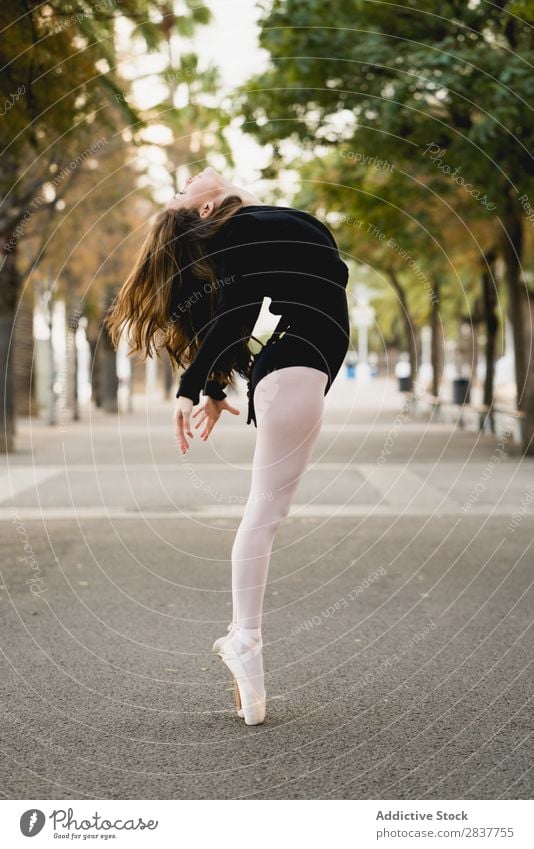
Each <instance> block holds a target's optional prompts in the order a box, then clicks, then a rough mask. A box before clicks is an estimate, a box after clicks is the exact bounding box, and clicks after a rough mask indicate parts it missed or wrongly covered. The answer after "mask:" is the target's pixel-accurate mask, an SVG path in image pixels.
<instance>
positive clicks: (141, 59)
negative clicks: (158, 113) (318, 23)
mask: <svg viewBox="0 0 534 849" xmlns="http://www.w3.org/2000/svg"><path fill="white" fill-rule="evenodd" d="M175 5H176V8H177V10H178V9H179V5H180V4H179V3H178V2H176V0H175ZM207 5H208V6H209V8H210V9H211V11H212V14H213V22H212V23H211V24H210V25H209V26H205V27H202V26H201V27H199V28H198V29H197V33H196V35H195V37H194V38H193V39H192V40H190V41H187V40H183V41H181V42H180V41H177V43H176V44H175V45H174V47H175V49H176V51H177V53H178V55H179V52H180V51H184V52H186V51H191V50H192V51H194V52H195V53H197V55H198V57H199V62H200V67H201V68H202V67H206V66H207V65H208V64H210V63H213V64H214V65H216V66H217V68H218V69H219V72H220V76H221V79H222V87H223V90H222V94H223V95H224V94H227V93H229V92H231V91H232V89H234V88H235V87H236V86H238V85H240V84H241V83H243V82H245V81H246V80H247V79H248V78H249V77H250V76H251V75H252V74H254V73H256V72H258V71H260V70H262V69H263V68H264V67H265V66H266V65H267V61H268V55H267V53H266V51H264V50H262V49H261V48H260V47H259V44H258V32H259V28H258V25H257V20H258V18H259V15H260V11H261V10H260V9H258V8H257V6H256V2H255V0H210V2H208V3H207ZM130 31H131V26H130V25H129V24H128V23H126V22H125V21H124V20H121V21H120V24H119V26H118V36H119V50H120V51H121V52H122V53H123V54H124V55H126V56H127V57H128V58H126V59H125V61H124V62H122V63H121V72H122V73H123V74H124V76H126V77H127V78H128V79H131V80H136V82H134V85H133V93H134V97H135V101H136V103H137V104H138V105H139V107H140V108H149V107H150V106H152V105H153V104H155V103H157V102H158V101H159V100H160V99H161V98H162V97H163V96H164V89H163V87H162V85H161V84H160V83H158V80H157V77H155V76H152V74H158V73H159V72H161V71H162V70H163V69H164V68H165V66H166V65H167V56H166V55H165V54H161V55H158V54H147V53H146V52H145V51H144V50H141V49H138V50H136V51H135V54H133V53H132V44H131V42H130V40H129V34H130ZM226 132H227V138H228V140H229V143H230V145H231V147H232V150H233V152H234V158H235V162H236V168H235V170H234V171H233V172H231V171H230V170H229V169H228V170H227V169H225V168H224V162H223V161H222V160H218V161H213V162H212V163H211V164H212V165H214V166H215V167H216V168H218V169H219V170H221V171H222V172H223V173H225V174H226V175H227V176H228V177H229V179H231V180H233V181H234V182H236V183H237V184H238V185H242V186H244V187H246V188H249V189H250V190H251V191H253V192H254V193H255V194H257V195H258V196H259V197H261V196H262V193H263V187H262V186H261V182H260V181H259V172H258V169H259V168H260V167H262V166H263V165H265V164H266V162H267V161H268V159H269V151H268V150H264V149H263V148H262V147H260V146H259V145H258V144H257V143H256V142H255V141H254V140H253V138H252V137H251V136H249V135H246V134H243V133H242V132H241V131H240V130H239V129H238V127H237V125H234V126H232V127H229V128H228V130H227V131H226ZM168 138H169V131H166V130H165V129H164V128H163V127H161V128H157V127H153V128H152V130H151V132H150V141H151V142H153V143H154V144H156V145H157V143H158V141H160V142H161V141H164V140H168ZM164 159H165V158H164V155H163V154H162V151H161V150H158V149H157V148H154V149H152V150H149V149H147V150H146V161H147V164H149V166H150V179H151V180H153V181H154V183H155V185H156V186H161V191H158V190H156V192H155V194H156V199H157V200H158V201H159V202H161V203H164V202H165V201H166V200H167V199H168V198H169V196H170V188H166V186H169V187H170V181H168V179H167V173H166V170H165V161H164ZM192 171H193V173H194V166H193V168H192ZM178 176H179V178H181V179H185V177H186V172H185V170H184V174H179V175H178Z"/></svg>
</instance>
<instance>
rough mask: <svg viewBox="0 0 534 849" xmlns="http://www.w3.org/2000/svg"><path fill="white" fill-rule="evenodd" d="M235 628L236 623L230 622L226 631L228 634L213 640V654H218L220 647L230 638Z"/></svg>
mask: <svg viewBox="0 0 534 849" xmlns="http://www.w3.org/2000/svg"><path fill="white" fill-rule="evenodd" d="M236 628H237V624H236V622H230V624H229V625H228V629H227V630H228V633H227V634H226V635H225V636H224V637H219V638H218V639H217V640H215V642H214V643H213V651H214V652H215V654H219V649H220V647H221V646H222V644H223V643H224V641H225V640H228V639H229V638H230V637H231V636H232V634H233V633H234V631H235V629H236Z"/></svg>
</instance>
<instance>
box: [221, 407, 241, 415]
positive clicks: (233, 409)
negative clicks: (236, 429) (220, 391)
mask: <svg viewBox="0 0 534 849" xmlns="http://www.w3.org/2000/svg"><path fill="white" fill-rule="evenodd" d="M224 409H225V410H228V412H229V413H232V415H234V416H239V415H240V411H239V410H238V409H237V407H232V406H231V405H230V404H226V407H225V408H224Z"/></svg>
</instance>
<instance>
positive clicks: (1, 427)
mask: <svg viewBox="0 0 534 849" xmlns="http://www.w3.org/2000/svg"><path fill="white" fill-rule="evenodd" d="M10 238H11V237H10V234H3V236H2V237H0V248H1V252H0V273H1V281H0V453H1V454H5V453H7V452H8V451H13V450H14V447H15V399H14V385H13V353H14V345H13V341H14V326H15V313H16V308H17V301H18V298H19V292H20V283H21V281H20V275H19V273H18V269H17V264H16V253H15V250H14V249H13V250H9V247H8V243H9V240H10Z"/></svg>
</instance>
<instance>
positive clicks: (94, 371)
mask: <svg viewBox="0 0 534 849" xmlns="http://www.w3.org/2000/svg"><path fill="white" fill-rule="evenodd" d="M87 342H88V344H89V349H90V351H91V366H90V369H91V371H90V378H91V401H92V402H93V404H94V405H95V407H101V406H102V393H101V388H100V350H99V347H98V337H97V338H95V337H93V336H89V334H88V335H87Z"/></svg>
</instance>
